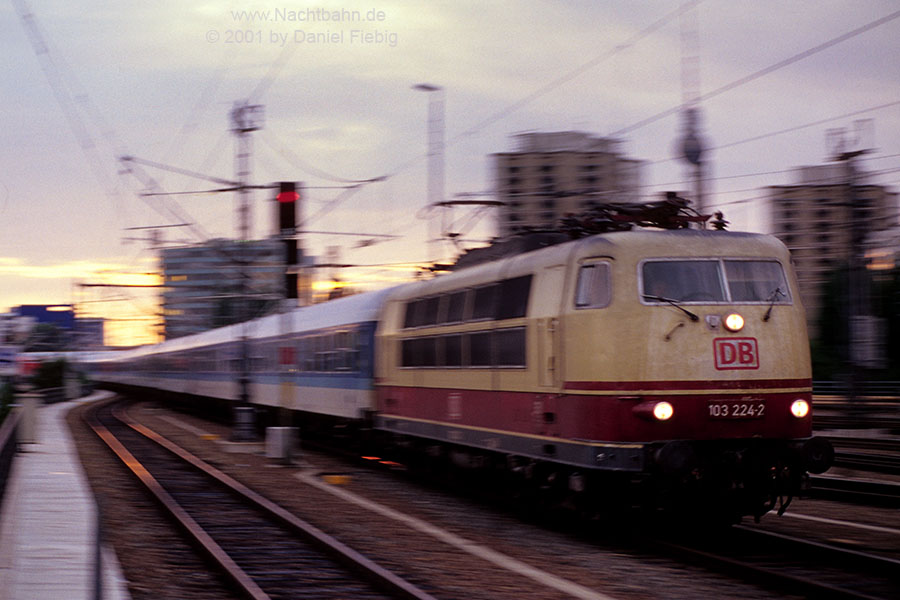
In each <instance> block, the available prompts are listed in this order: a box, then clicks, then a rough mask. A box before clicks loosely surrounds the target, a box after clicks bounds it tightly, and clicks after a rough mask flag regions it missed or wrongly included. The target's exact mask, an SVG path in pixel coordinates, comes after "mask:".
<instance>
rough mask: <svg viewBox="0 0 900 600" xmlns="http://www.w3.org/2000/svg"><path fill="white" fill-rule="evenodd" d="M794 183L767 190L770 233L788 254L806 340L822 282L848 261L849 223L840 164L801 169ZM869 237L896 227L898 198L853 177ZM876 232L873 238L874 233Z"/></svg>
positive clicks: (818, 306) (815, 317) (860, 176)
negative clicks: (806, 326)
mask: <svg viewBox="0 0 900 600" xmlns="http://www.w3.org/2000/svg"><path fill="white" fill-rule="evenodd" d="M796 175H797V183H795V184H792V185H776V186H769V187H768V188H766V189H767V190H768V197H769V200H770V206H771V215H772V226H773V229H772V232H773V234H774V235H775V236H777V237H778V238H779V239H781V241H783V242H784V243H785V245H786V246H787V247H788V248H789V249H790V250H791V256H792V258H793V260H794V265H795V268H796V271H797V278H798V280H799V284H800V296H801V298H802V300H803V304H804V306H805V308H806V320H807V323H808V324H809V330H810V337H812V338H813V339H815V338H816V337H817V335H818V331H817V326H818V317H819V311H820V309H821V307H822V299H823V298H822V296H823V293H824V284H825V283H826V282H827V281H828V279H829V278H830V277H831V276H832V274H833V273H834V272H835V270H837V269H841V268H845V267H846V266H847V264H848V261H849V259H850V234H851V223H852V220H853V215H852V210H851V206H850V205H849V204H848V198H849V190H848V183H847V175H846V170H845V166H844V165H843V164H837V163H836V164H829V165H820V166H814V167H799V168H798V169H797V170H796ZM853 193H854V196H855V198H856V206H857V208H858V211H859V212H858V218H859V219H860V220H861V222H862V226H863V228H864V229H865V231H866V233H867V239H869V240H873V241H874V240H875V239H876V238H877V237H880V236H883V234H878V233H877V232H884V231H886V230H890V229H896V228H897V226H898V194H897V193H896V192H891V191H889V190H887V189H886V188H885V187H883V186H880V185H874V184H872V183H869V182H868V181H867V177H866V174H865V173H860V174H858V175H857V177H856V185H855V186H854V190H853ZM873 234H874V235H873Z"/></svg>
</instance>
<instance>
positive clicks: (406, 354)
mask: <svg viewBox="0 0 900 600" xmlns="http://www.w3.org/2000/svg"><path fill="white" fill-rule="evenodd" d="M435 348H436V338H433V337H429V338H413V339H411V340H403V342H402V347H401V352H402V366H404V367H433V366H435V362H436V360H437V353H436V352H435Z"/></svg>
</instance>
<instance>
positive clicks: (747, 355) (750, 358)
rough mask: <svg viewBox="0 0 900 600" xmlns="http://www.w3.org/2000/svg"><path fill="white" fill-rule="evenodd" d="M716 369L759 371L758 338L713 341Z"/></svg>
mask: <svg viewBox="0 0 900 600" xmlns="http://www.w3.org/2000/svg"><path fill="white" fill-rule="evenodd" d="M713 354H714V355H715V359H716V369H718V370H720V371H722V370H724V369H758V368H759V350H758V349H757V346H756V338H716V339H714V340H713Z"/></svg>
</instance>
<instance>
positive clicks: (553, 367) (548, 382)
mask: <svg viewBox="0 0 900 600" xmlns="http://www.w3.org/2000/svg"><path fill="white" fill-rule="evenodd" d="M565 274H566V270H565V265H553V266H550V267H546V268H545V269H544V272H543V273H542V282H541V289H544V290H552V291H553V293H550V294H547V300H548V302H549V304H548V305H547V306H545V307H542V308H543V309H544V310H541V311H540V312H539V313H538V314H539V315H541V316H539V317H538V319H537V342H538V384H539V385H540V386H541V387H548V388H552V387H557V386H558V385H559V383H560V381H561V378H562V374H561V373H560V368H561V366H562V361H561V358H560V357H561V356H562V348H560V340H561V339H562V336H561V335H560V320H559V313H560V307H559V302H558V301H556V302H555V301H554V300H557V299H558V298H559V295H560V294H561V293H562V290H563V289H564V284H565Z"/></svg>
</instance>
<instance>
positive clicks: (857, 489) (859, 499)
mask: <svg viewBox="0 0 900 600" xmlns="http://www.w3.org/2000/svg"><path fill="white" fill-rule="evenodd" d="M810 484H811V487H810V490H809V495H810V496H811V497H813V498H820V499H823V500H839V501H842V502H850V503H853V504H864V505H872V506H886V507H894V508H900V483H893V482H888V481H865V480H861V479H850V478H845V477H828V476H823V475H818V476H812V477H810Z"/></svg>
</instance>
